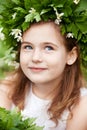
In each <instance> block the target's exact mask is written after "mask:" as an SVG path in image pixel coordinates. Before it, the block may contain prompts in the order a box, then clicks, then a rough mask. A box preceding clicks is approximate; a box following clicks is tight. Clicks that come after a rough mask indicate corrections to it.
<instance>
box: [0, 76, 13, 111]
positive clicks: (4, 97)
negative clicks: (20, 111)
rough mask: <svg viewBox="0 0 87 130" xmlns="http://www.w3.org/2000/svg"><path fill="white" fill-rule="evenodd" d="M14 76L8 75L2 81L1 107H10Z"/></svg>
mask: <svg viewBox="0 0 87 130" xmlns="http://www.w3.org/2000/svg"><path fill="white" fill-rule="evenodd" d="M11 81H12V78H11V77H7V78H5V79H4V80H3V81H1V82H0V107H4V108H6V109H10V105H11V103H12V101H11V96H10V95H11V93H12V91H13V90H12V88H13V87H12V84H11Z"/></svg>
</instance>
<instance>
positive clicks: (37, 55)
mask: <svg viewBox="0 0 87 130" xmlns="http://www.w3.org/2000/svg"><path fill="white" fill-rule="evenodd" d="M32 61H33V62H41V61H42V54H41V51H40V50H38V49H36V50H34V52H33V54H32Z"/></svg>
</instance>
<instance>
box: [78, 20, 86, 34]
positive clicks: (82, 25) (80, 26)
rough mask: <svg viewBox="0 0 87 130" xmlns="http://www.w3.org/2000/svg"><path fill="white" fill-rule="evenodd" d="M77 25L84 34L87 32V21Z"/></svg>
mask: <svg viewBox="0 0 87 130" xmlns="http://www.w3.org/2000/svg"><path fill="white" fill-rule="evenodd" d="M76 26H77V27H78V28H79V29H80V31H81V32H83V34H85V33H87V22H83V23H76Z"/></svg>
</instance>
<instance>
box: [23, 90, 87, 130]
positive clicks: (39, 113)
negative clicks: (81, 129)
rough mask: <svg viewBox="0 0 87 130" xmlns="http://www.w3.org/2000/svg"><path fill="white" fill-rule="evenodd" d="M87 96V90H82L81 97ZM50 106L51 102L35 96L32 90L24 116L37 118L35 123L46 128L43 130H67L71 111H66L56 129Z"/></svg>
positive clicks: (27, 99)
mask: <svg viewBox="0 0 87 130" xmlns="http://www.w3.org/2000/svg"><path fill="white" fill-rule="evenodd" d="M85 95H87V89H85V88H82V89H81V96H85ZM49 105H50V101H49V100H43V99H40V98H38V97H37V96H35V95H34V94H33V92H32V90H31V91H30V92H29V95H28V96H27V98H26V104H25V108H24V110H23V112H22V114H23V115H24V116H25V117H34V118H36V121H35V123H36V124H37V125H38V126H44V129H43V130H65V129H66V120H67V117H68V114H69V111H67V110H65V111H64V112H63V114H62V117H61V119H60V120H59V123H58V126H57V127H55V123H54V122H53V121H52V120H50V117H49V115H48V113H47V109H48V107H49Z"/></svg>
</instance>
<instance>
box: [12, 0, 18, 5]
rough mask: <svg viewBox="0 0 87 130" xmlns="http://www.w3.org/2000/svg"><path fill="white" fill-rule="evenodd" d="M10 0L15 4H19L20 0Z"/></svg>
mask: <svg viewBox="0 0 87 130" xmlns="http://www.w3.org/2000/svg"><path fill="white" fill-rule="evenodd" d="M11 1H12V2H14V3H15V4H17V5H18V4H20V0H11Z"/></svg>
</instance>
